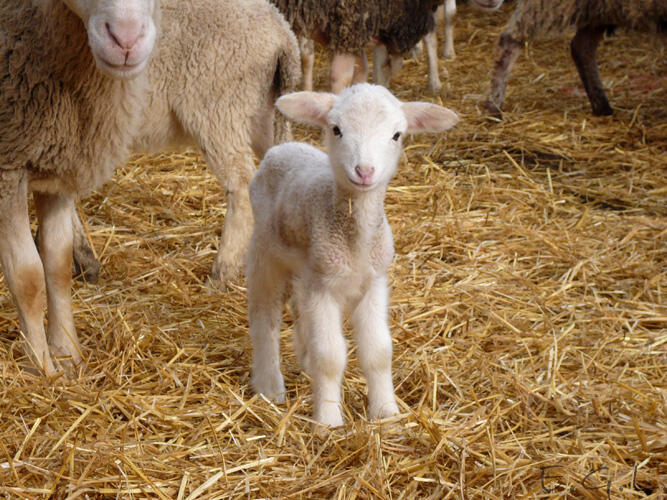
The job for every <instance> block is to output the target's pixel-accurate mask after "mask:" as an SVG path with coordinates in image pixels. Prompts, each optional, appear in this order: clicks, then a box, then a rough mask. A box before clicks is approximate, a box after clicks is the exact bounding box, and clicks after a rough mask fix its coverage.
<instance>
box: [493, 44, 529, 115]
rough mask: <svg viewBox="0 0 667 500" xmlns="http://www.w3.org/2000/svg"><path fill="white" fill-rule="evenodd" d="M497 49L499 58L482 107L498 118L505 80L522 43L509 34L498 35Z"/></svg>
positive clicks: (503, 96) (503, 97)
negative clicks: (489, 89) (487, 95)
mask: <svg viewBox="0 0 667 500" xmlns="http://www.w3.org/2000/svg"><path fill="white" fill-rule="evenodd" d="M498 47H499V56H498V59H497V60H496V62H495V65H494V67H493V75H492V76H491V91H490V93H489V97H488V99H487V100H486V104H485V106H484V107H485V109H486V112H487V113H488V114H490V115H493V116H498V117H500V116H501V108H502V105H503V101H504V100H505V90H506V88H507V79H508V78H509V74H510V71H512V67H513V66H514V63H515V62H516V59H517V57H519V53H520V52H521V49H522V47H523V43H522V42H520V41H518V40H515V39H514V38H512V36H511V35H510V34H509V33H507V32H504V33H503V34H502V35H500V40H499V42H498Z"/></svg>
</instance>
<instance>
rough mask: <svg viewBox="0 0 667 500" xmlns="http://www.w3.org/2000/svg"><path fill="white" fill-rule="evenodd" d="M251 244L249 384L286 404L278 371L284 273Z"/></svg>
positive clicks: (262, 250)
mask: <svg viewBox="0 0 667 500" xmlns="http://www.w3.org/2000/svg"><path fill="white" fill-rule="evenodd" d="M273 264H274V263H273V262H272V260H271V259H270V257H268V256H266V255H265V249H263V248H259V247H258V245H256V244H254V241H253V242H251V244H250V248H249V249H248V265H247V269H246V275H247V280H248V322H249V324H250V339H251V341H252V347H253V356H252V376H251V384H252V387H253V389H254V390H255V392H257V393H258V394H263V395H264V396H266V397H267V398H269V399H273V400H274V401H277V402H283V401H285V383H284V380H283V375H282V373H281V372H280V325H281V319H282V308H283V298H284V297H283V295H284V292H285V283H286V280H287V274H286V272H285V270H283V269H282V268H281V267H279V266H277V265H273Z"/></svg>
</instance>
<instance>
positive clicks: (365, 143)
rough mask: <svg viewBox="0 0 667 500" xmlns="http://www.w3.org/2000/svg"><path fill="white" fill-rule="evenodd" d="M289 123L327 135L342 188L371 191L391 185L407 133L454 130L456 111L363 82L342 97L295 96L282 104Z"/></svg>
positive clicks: (289, 96)
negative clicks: (406, 99)
mask: <svg viewBox="0 0 667 500" xmlns="http://www.w3.org/2000/svg"><path fill="white" fill-rule="evenodd" d="M276 106H277V107H278V109H279V110H280V111H281V112H282V113H283V114H284V115H285V116H287V117H288V118H291V119H293V120H296V121H300V122H304V123H309V124H312V125H318V126H320V127H322V128H324V130H325V134H326V143H327V150H328V153H329V158H330V162H331V166H332V168H333V170H334V175H335V176H336V182H337V184H338V186H339V187H340V188H342V189H345V190H357V191H366V190H370V189H373V188H374V187H376V186H386V185H387V184H388V183H389V181H390V180H391V178H392V177H393V176H394V173H395V172H396V166H397V165H398V160H399V157H400V155H401V149H402V144H403V137H404V136H405V134H406V133H407V134H412V133H417V132H442V131H444V130H447V129H449V128H451V127H453V126H454V125H455V124H456V122H457V121H458V116H457V115H456V113H454V112H453V111H451V110H449V109H447V108H443V107H442V106H438V105H435V104H430V103H426V102H411V103H403V102H401V101H399V100H398V99H396V98H395V97H394V96H393V95H392V94H391V92H389V91H388V90H387V89H386V88H385V87H382V86H379V85H371V84H368V83H360V84H357V85H353V86H352V87H349V88H347V89H345V90H343V92H341V93H340V94H339V95H336V94H330V93H326V92H294V93H292V94H287V95H284V96H282V97H281V98H280V99H278V101H277V102H276Z"/></svg>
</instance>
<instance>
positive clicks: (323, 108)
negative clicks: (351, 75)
mask: <svg viewBox="0 0 667 500" xmlns="http://www.w3.org/2000/svg"><path fill="white" fill-rule="evenodd" d="M336 99H337V96H336V95H334V94H329V93H327V92H293V93H291V94H286V95H284V96H282V97H281V98H279V99H278V100H277V101H276V107H277V108H278V109H279V110H280V112H281V113H282V114H284V115H285V116H286V117H287V118H289V119H291V120H294V121H297V122H303V123H308V124H310V125H317V126H320V127H323V126H325V125H326V124H327V114H328V113H329V111H330V110H331V108H332V107H333V105H334V102H336Z"/></svg>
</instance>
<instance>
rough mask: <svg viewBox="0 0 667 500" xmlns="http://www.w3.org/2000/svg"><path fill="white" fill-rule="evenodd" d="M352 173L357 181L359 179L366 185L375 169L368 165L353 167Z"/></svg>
mask: <svg viewBox="0 0 667 500" xmlns="http://www.w3.org/2000/svg"><path fill="white" fill-rule="evenodd" d="M354 173H356V174H357V176H358V177H359V179H361V181H362V182H363V183H364V184H368V183H369V181H370V180H371V179H372V178H373V174H374V173H375V168H373V167H371V166H369V165H357V166H356V167H354Z"/></svg>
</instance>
